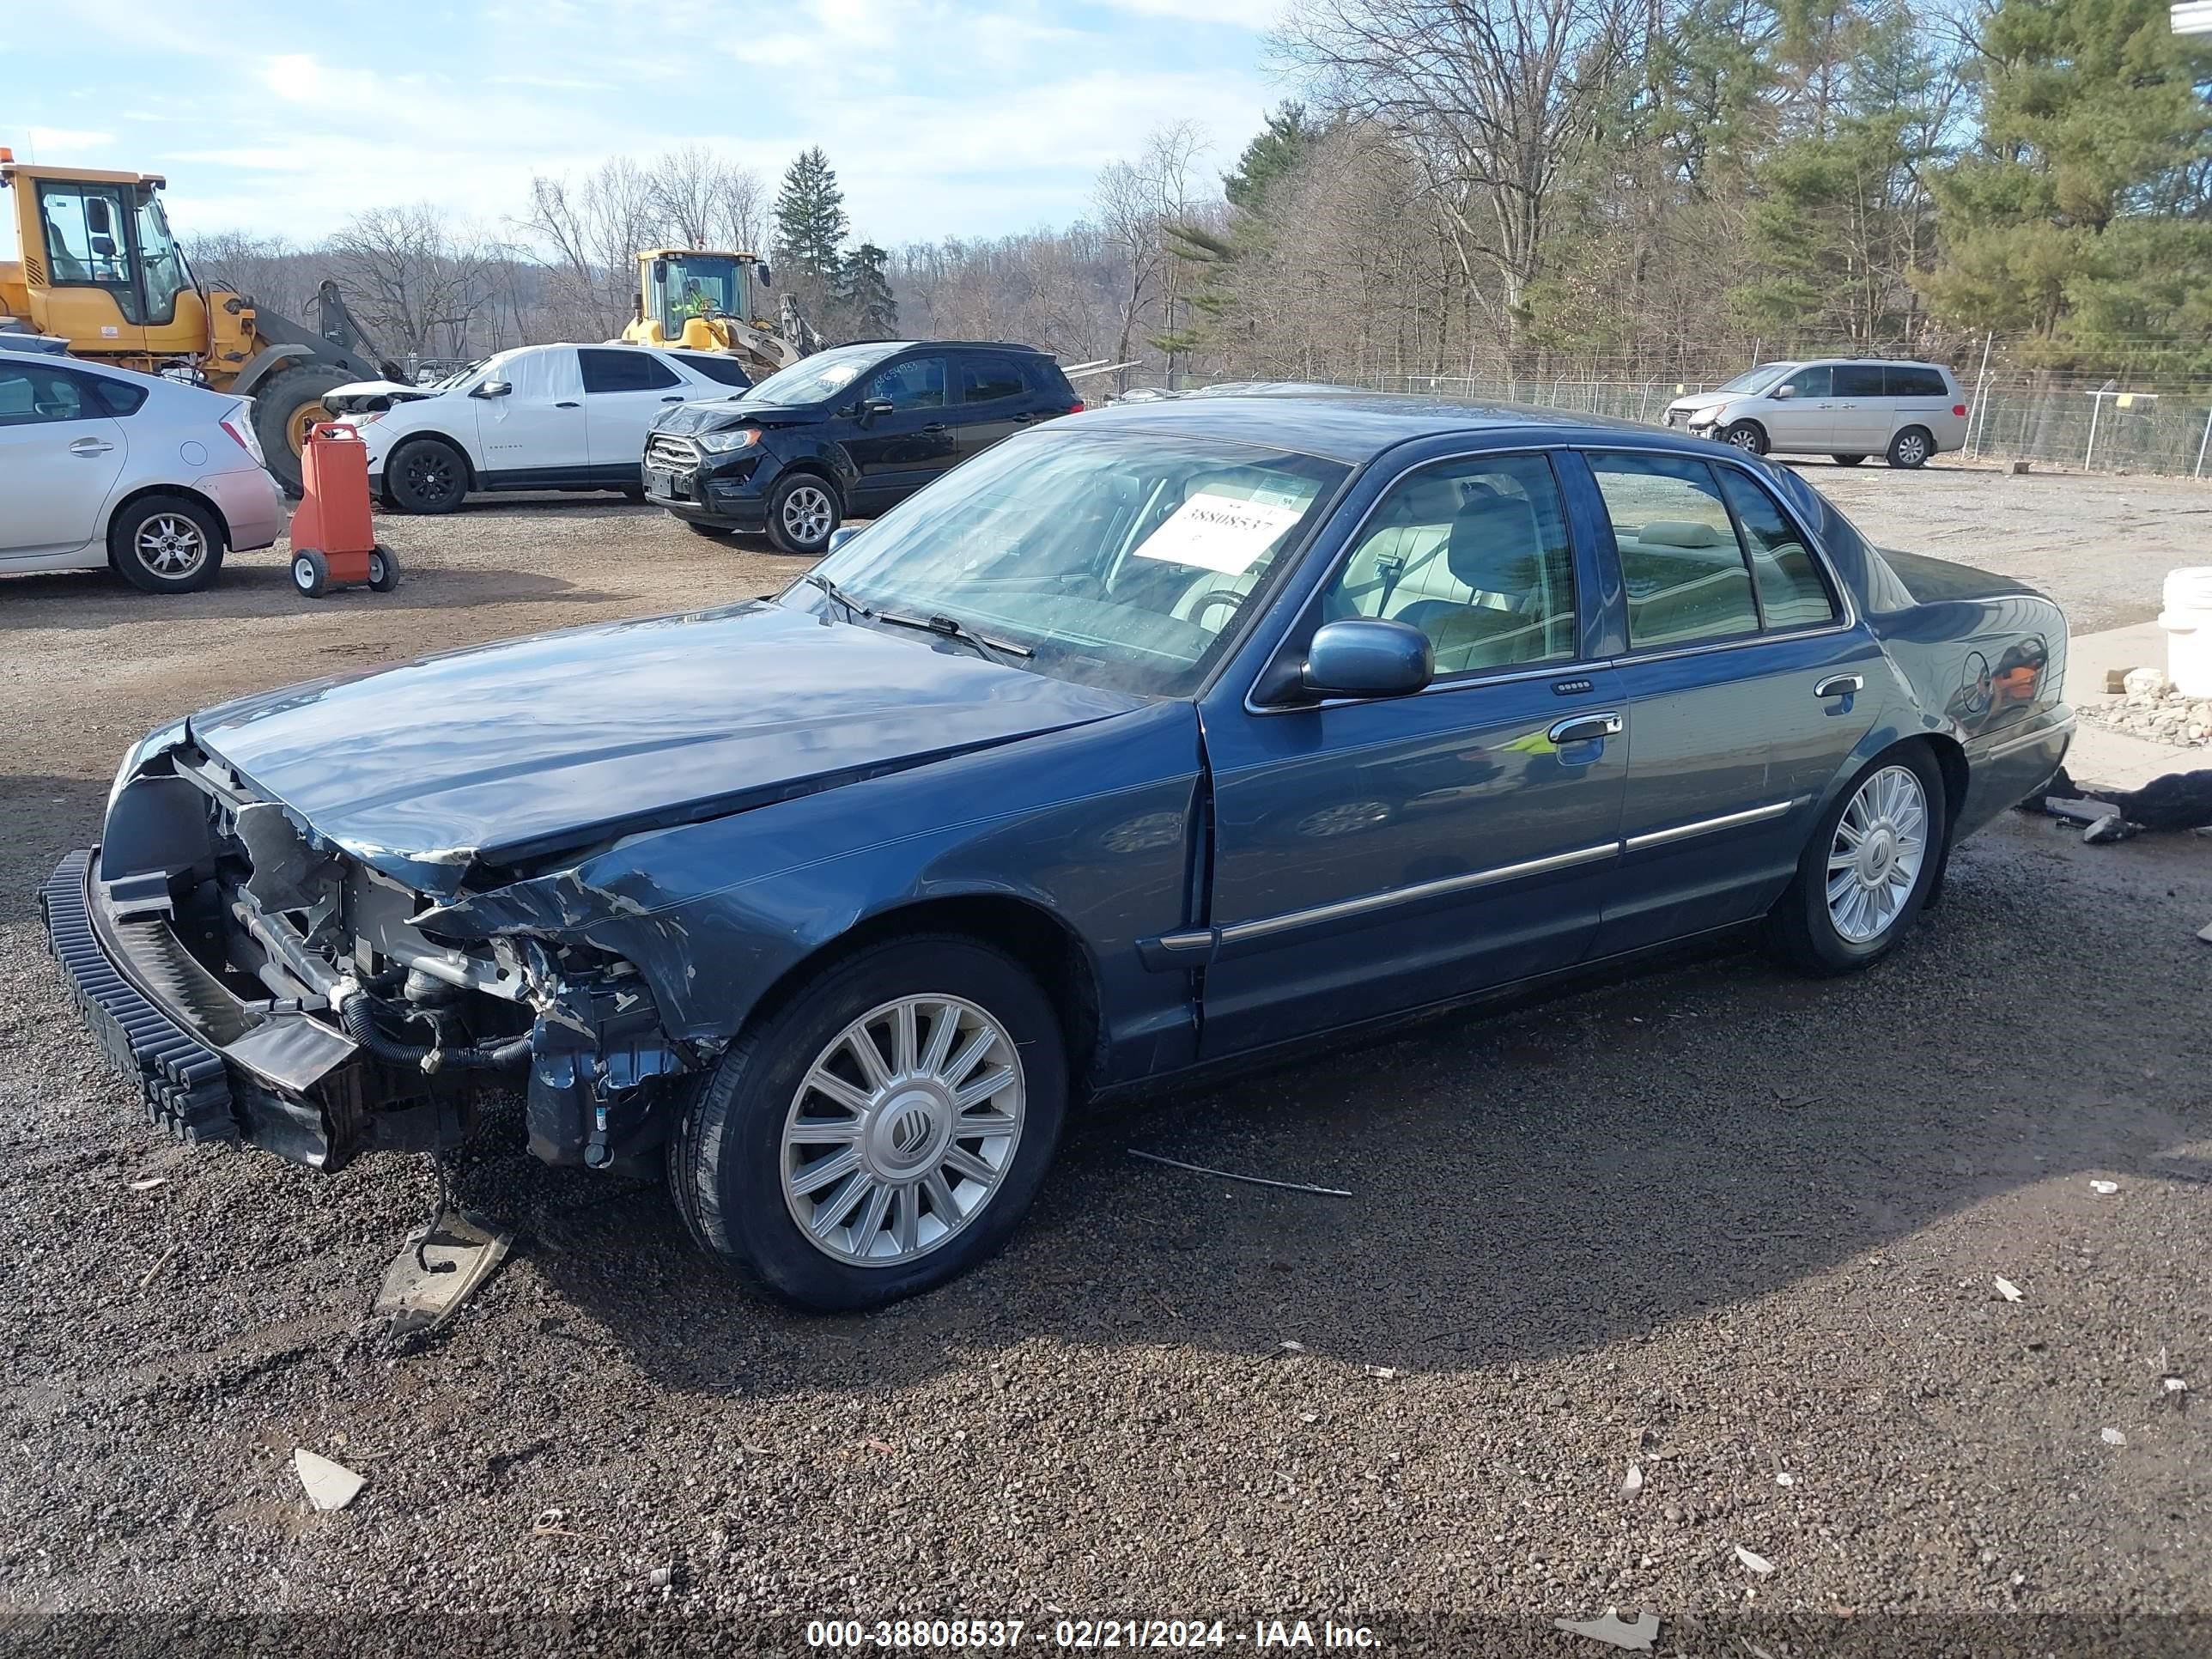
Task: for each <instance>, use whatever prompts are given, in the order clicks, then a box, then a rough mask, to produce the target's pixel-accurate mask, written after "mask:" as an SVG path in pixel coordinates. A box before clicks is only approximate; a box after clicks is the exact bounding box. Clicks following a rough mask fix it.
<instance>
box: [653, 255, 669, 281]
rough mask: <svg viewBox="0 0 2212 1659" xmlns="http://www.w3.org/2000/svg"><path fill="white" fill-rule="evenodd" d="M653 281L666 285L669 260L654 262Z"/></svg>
mask: <svg viewBox="0 0 2212 1659" xmlns="http://www.w3.org/2000/svg"><path fill="white" fill-rule="evenodd" d="M667 280H668V261H667V260H665V259H655V260H654V261H653V281H654V282H656V283H665V282H666V281H667Z"/></svg>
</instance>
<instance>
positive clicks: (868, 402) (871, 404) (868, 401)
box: [860, 398, 898, 421]
mask: <svg viewBox="0 0 2212 1659" xmlns="http://www.w3.org/2000/svg"><path fill="white" fill-rule="evenodd" d="M897 407H898V405H897V404H894V403H893V402H892V401H891V400H890V398H862V399H861V400H860V418H861V419H862V420H864V421H872V420H874V419H875V418H876V416H878V415H888V414H890V412H891V411H892V410H894V409H896V408H897Z"/></svg>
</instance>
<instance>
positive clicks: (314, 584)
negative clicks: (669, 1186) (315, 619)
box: [292, 547, 331, 599]
mask: <svg viewBox="0 0 2212 1659" xmlns="http://www.w3.org/2000/svg"><path fill="white" fill-rule="evenodd" d="M292 586H294V587H295V589H297V590H298V592H299V593H300V595H301V598H303V599H321V598H322V597H323V595H324V594H325V593H327V592H330V591H331V562H330V561H329V560H328V559H326V558H325V557H324V556H322V554H321V553H320V552H319V551H317V550H315V549H314V548H312V547H295V548H294V549H293V550H292Z"/></svg>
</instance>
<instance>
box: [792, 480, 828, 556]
mask: <svg viewBox="0 0 2212 1659" xmlns="http://www.w3.org/2000/svg"><path fill="white" fill-rule="evenodd" d="M831 516H832V513H831V508H830V506H829V496H828V495H825V494H824V493H823V492H822V491H821V490H819V489H816V488H815V487H814V486H813V485H812V484H801V485H800V486H799V488H798V489H794V490H793V491H792V492H791V494H789V495H787V496H785V497H784V498H783V527H784V528H785V529H786V530H787V531H788V532H791V538H792V539H793V541H800V542H812V541H819V540H820V539H821V538H823V537H824V536H826V535H828V534H829V520H830V518H831Z"/></svg>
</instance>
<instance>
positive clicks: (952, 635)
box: [875, 611, 1036, 657]
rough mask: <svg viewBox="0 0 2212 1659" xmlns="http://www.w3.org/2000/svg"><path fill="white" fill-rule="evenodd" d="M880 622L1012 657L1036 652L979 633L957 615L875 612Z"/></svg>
mask: <svg viewBox="0 0 2212 1659" xmlns="http://www.w3.org/2000/svg"><path fill="white" fill-rule="evenodd" d="M875 619H876V620H877V621H878V622H887V623H896V625H897V626H899V627H901V628H919V629H922V630H923V631H924V632H925V633H930V634H938V635H943V636H944V637H945V638H946V639H948V640H958V641H960V642H961V643H962V644H963V645H973V646H978V647H981V648H982V649H984V650H987V651H1003V652H1005V653H1006V654H1007V655H1008V656H1010V657H1034V656H1035V655H1036V652H1034V651H1032V650H1030V648H1029V647H1027V646H1026V645H1016V644H1015V643H1014V642H1013V641H1012V640H999V639H994V638H992V637H991V635H988V634H979V633H977V632H976V631H975V629H972V628H970V627H969V626H968V624H967V623H964V622H962V621H961V620H960V619H959V618H958V617H945V616H932V617H902V616H900V615H898V614H897V613H896V612H895V611H877V612H876V613H875Z"/></svg>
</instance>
